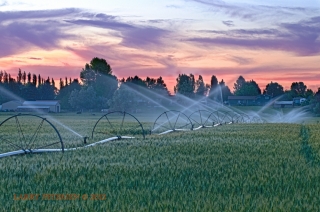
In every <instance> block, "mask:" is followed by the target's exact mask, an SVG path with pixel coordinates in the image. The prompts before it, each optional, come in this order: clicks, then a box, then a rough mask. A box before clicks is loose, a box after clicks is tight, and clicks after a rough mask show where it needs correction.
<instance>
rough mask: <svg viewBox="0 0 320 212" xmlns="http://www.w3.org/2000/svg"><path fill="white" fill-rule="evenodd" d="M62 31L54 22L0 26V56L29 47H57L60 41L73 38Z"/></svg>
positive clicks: (58, 24) (59, 25) (14, 23)
mask: <svg viewBox="0 0 320 212" xmlns="http://www.w3.org/2000/svg"><path fill="white" fill-rule="evenodd" d="M62 29H63V26H61V24H60V23H58V22H56V21H42V22H39V23H32V22H30V23H25V22H12V23H9V24H6V25H4V24H3V25H0V31H1V33H0V46H1V51H0V56H1V57H4V56H8V55H11V54H14V53H16V52H20V51H23V50H24V49H28V48H30V47H39V48H42V49H52V48H54V47H58V46H59V41H60V40H61V39H69V38H73V37H74V36H72V35H68V34H66V33H64V32H63V30H62Z"/></svg>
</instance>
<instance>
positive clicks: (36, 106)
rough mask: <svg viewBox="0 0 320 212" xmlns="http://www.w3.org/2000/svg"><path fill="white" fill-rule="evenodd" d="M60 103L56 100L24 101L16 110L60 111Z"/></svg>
mask: <svg viewBox="0 0 320 212" xmlns="http://www.w3.org/2000/svg"><path fill="white" fill-rule="evenodd" d="M60 109H61V107H60V103H59V102H58V101H40V100H37V101H24V102H23V104H22V105H21V106H18V108H17V110H18V111H20V112H33V111H36V112H39V111H41V112H53V113H60Z"/></svg>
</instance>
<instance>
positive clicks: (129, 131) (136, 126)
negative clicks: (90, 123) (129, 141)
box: [91, 111, 145, 140]
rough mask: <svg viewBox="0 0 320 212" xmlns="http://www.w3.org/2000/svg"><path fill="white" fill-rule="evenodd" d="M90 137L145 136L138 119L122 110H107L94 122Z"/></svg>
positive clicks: (119, 137)
mask: <svg viewBox="0 0 320 212" xmlns="http://www.w3.org/2000/svg"><path fill="white" fill-rule="evenodd" d="M91 137H92V138H94V139H95V140H96V139H100V140H101V139H107V138H113V137H115V138H118V139H121V138H145V132H144V129H143V126H142V124H141V123H140V121H139V120H138V119H137V118H136V117H134V116H133V115H131V114H129V113H127V112H123V111H114V112H109V113H107V114H105V115H103V116H101V118H100V119H99V120H98V121H97V122H96V124H95V125H94V127H93V130H92V134H91Z"/></svg>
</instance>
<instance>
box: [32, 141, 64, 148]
mask: <svg viewBox="0 0 320 212" xmlns="http://www.w3.org/2000/svg"><path fill="white" fill-rule="evenodd" d="M55 144H60V142H59V141H58V142H55V143H52V144H48V145H45V146H42V147H39V148H34V149H43V148H45V147H48V146H53V145H55Z"/></svg>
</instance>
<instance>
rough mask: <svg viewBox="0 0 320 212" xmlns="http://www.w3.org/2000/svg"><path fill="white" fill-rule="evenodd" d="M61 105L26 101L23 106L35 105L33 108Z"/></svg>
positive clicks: (50, 102) (55, 102)
mask: <svg viewBox="0 0 320 212" xmlns="http://www.w3.org/2000/svg"><path fill="white" fill-rule="evenodd" d="M57 104H59V102H58V101H24V102H23V104H22V105H23V106H28V105H33V106H55V105H57Z"/></svg>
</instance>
